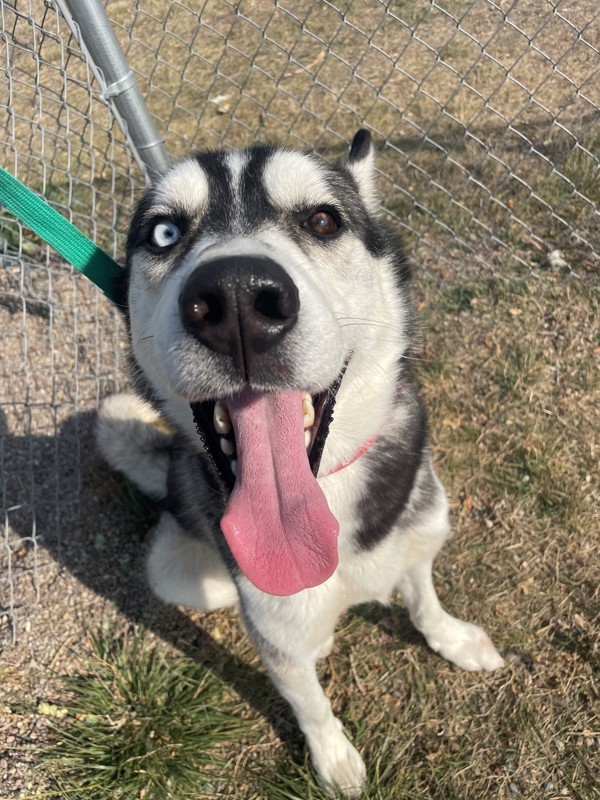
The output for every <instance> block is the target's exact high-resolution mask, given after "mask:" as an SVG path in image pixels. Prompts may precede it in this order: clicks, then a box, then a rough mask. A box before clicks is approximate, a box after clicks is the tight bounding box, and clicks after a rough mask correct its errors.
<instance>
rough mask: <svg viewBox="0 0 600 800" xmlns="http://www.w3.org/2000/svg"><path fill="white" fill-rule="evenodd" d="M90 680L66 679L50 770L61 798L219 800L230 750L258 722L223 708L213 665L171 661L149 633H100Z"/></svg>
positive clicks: (88, 669) (48, 757) (86, 673)
mask: <svg viewBox="0 0 600 800" xmlns="http://www.w3.org/2000/svg"><path fill="white" fill-rule="evenodd" d="M91 649H92V652H91V655H90V656H89V657H88V659H87V660H86V661H85V663H84V665H83V669H82V671H81V673H80V674H78V675H76V676H75V677H71V678H69V679H64V691H65V693H66V696H67V698H68V699H66V700H65V703H64V705H63V706H62V708H60V709H58V710H55V711H54V715H55V716H61V717H63V721H62V723H61V724H57V725H54V726H53V734H54V735H53V736H51V739H50V742H51V744H50V745H49V746H47V749H46V754H45V759H44V767H43V770H44V772H45V774H46V776H47V781H48V784H49V787H50V790H51V791H52V794H53V796H55V797H57V798H63V797H64V798H70V797H73V796H76V797H79V798H83V797H90V798H92V797H93V798H94V800H105V799H106V800H109V798H110V800H134V798H147V799H148V800H150V799H151V798H152V800H167V798H171V797H186V798H204V797H213V796H215V793H216V792H217V791H218V785H219V782H220V781H221V782H222V780H223V779H222V777H221V776H222V775H223V774H224V773H225V765H226V761H227V759H226V756H225V755H224V750H223V746H224V745H225V744H227V743H230V742H231V741H233V740H236V741H239V739H240V737H241V736H243V734H244V732H245V731H246V730H247V728H248V723H247V722H245V721H244V720H243V718H242V717H241V716H240V715H239V714H236V713H234V712H233V710H232V709H231V708H230V709H229V710H227V709H226V708H225V709H224V708H222V706H223V694H224V692H223V686H222V684H221V683H220V682H219V681H218V680H217V679H216V678H215V676H214V675H213V674H212V673H211V672H210V671H209V670H207V669H206V668H203V667H201V666H200V665H198V664H196V663H194V662H192V661H190V660H183V661H181V660H179V661H177V660H175V659H173V658H168V657H166V656H165V654H164V653H162V652H161V651H160V649H159V648H158V647H156V646H155V645H154V644H152V643H150V642H149V641H148V640H147V639H146V638H144V636H143V635H140V636H138V637H129V638H127V639H119V638H113V636H112V635H111V634H110V633H106V632H105V633H104V634H102V635H101V636H96V637H92V639H91Z"/></svg>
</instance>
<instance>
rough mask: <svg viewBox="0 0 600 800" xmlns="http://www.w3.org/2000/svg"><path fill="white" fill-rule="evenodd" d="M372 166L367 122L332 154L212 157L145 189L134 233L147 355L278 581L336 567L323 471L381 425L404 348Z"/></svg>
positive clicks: (244, 556)
mask: <svg viewBox="0 0 600 800" xmlns="http://www.w3.org/2000/svg"><path fill="white" fill-rule="evenodd" d="M373 173H374V150H373V146H372V144H371V139H370V136H369V134H368V133H366V132H365V131H359V133H358V134H357V135H356V136H355V138H354V141H353V143H352V146H351V148H350V153H349V156H348V159H347V161H346V163H345V164H343V165H338V166H329V165H327V164H325V163H324V162H323V161H321V160H319V159H317V158H315V157H313V156H310V155H306V154H303V153H299V152H296V151H290V150H284V149H280V148H271V147H257V148H253V149H249V150H246V151H234V152H220V151H219V152H211V153H200V154H197V155H194V156H192V157H189V158H187V159H185V160H184V161H182V162H181V163H179V164H178V165H177V166H175V167H174V168H173V169H172V170H171V171H170V172H169V173H168V174H167V175H165V176H164V177H163V178H162V179H161V180H160V181H159V182H158V183H157V184H156V185H155V186H153V187H152V188H151V189H150V190H149V191H148V192H147V193H146V195H145V197H144V198H143V199H142V201H141V202H140V203H139V205H138V208H137V210H136V212H135V215H134V218H133V222H132V225H131V229H130V233H129V237H128V244H127V263H128V268H129V274H130V282H129V317H130V328H131V338H132V348H133V354H134V358H135V361H136V362H137V365H138V366H139V368H140V370H141V371H142V373H143V375H144V377H145V379H146V381H148V382H149V383H150V385H151V387H152V389H153V391H154V393H155V394H156V396H157V397H158V398H160V400H161V401H162V402H163V403H164V404H165V406H166V411H167V413H170V414H171V415H172V416H177V417H178V419H179V421H181V419H182V415H183V414H187V415H188V417H189V422H191V419H192V415H191V412H190V411H189V406H190V405H191V406H192V409H193V413H194V416H195V421H196V424H197V425H198V427H199V432H200V433H201V436H202V439H203V440H204V444H205V446H206V447H207V450H208V452H209V454H210V455H211V456H212V459H213V462H214V464H215V467H216V469H217V471H218V472H219V473H220V475H221V477H222V479H223V482H224V484H225V485H226V487H228V488H229V489H230V490H232V496H231V499H230V501H229V503H228V506H227V510H226V514H225V516H224V517H223V522H222V528H223V531H224V533H225V535H226V537H227V540H228V542H229V545H230V547H231V549H232V551H233V553H234V556H235V557H236V559H237V561H238V564H239V565H240V567H241V568H242V570H243V571H244V572H245V573H246V575H247V576H248V577H249V578H250V579H251V580H252V581H253V582H254V583H256V584H257V585H259V586H260V588H264V589H265V590H266V591H271V592H272V593H274V594H291V593H293V592H294V591H298V590H299V589H301V588H305V587H307V586H312V585H315V584H316V583H321V582H322V581H323V580H325V579H326V578H327V577H328V576H329V575H330V574H331V572H332V571H333V569H334V568H335V563H334V562H335V537H336V534H337V523H336V521H335V519H333V517H332V516H331V514H330V512H329V509H328V507H327V503H326V501H325V499H324V497H323V495H322V492H321V490H320V488H319V486H318V484H317V482H316V480H315V478H314V477H313V474H314V476H316V475H317V473H318V470H319V463H320V462H321V457H322V456H323V466H324V467H326V468H327V464H328V463H329V462H331V464H332V465H333V464H335V463H344V462H345V461H346V460H348V457H350V456H352V454H353V453H354V452H356V450H357V449H358V447H359V446H360V444H361V442H363V441H364V440H366V438H368V436H369V435H372V433H373V431H374V428H375V427H376V426H377V425H379V424H380V422H381V420H382V418H383V416H384V415H385V412H386V409H387V408H389V405H390V403H391V402H392V398H393V395H394V391H395V386H396V382H397V375H398V365H399V361H400V359H401V357H402V355H403V353H404V352H405V350H406V348H407V346H408V337H407V329H408V327H410V311H409V306H408V304H407V301H406V293H405V292H404V286H405V283H406V278H407V267H406V262H405V261H404V258H403V257H402V254H401V253H400V252H399V250H398V249H396V247H395V246H392V245H391V240H390V238H389V235H388V234H387V233H386V231H385V230H384V228H383V227H382V226H381V225H380V223H379V221H378V212H377V199H376V194H375V189H374V174H373ZM342 376H343V378H342ZM336 395H337V398H338V400H337V402H338V410H339V411H340V413H339V417H340V420H339V422H338V416H336V422H335V425H336V426H337V427H338V429H339V431H338V432H339V435H336V437H335V438H336V440H337V445H335V446H330V441H329V439H330V438H331V437H329V438H328V430H329V424H330V421H331V415H332V408H333V403H334V402H335V401H336ZM342 405H343V406H344V407H345V408H346V409H347V412H346V413H342V410H341V406H342ZM186 409H187V410H186ZM186 425H187V426H188V427H189V423H188V422H187V420H186ZM184 427H185V425H184ZM325 471H327V469H325ZM311 473H312V474H311ZM312 528H316V529H317V530H318V531H320V532H321V533H320V534H319V535H318V536H314V535H311V536H310V542H309V543H308V544H307V542H308V541H309V531H310V529H312ZM265 529H269V530H271V531H273V530H275V531H278V533H275V534H273V537H275V538H274V539H273V542H272V543H271V545H269V546H268V548H267V549H269V551H270V552H271V551H273V552H274V551H276V552H277V553H279V555H278V556H277V559H278V561H277V565H276V568H275V578H266V577H265V574H263V573H265V572H266V568H265V569H263V568H262V567H256V562H257V561H260V560H261V559H262V560H265V558H266V555H265V553H266V551H265V545H264V544H261V542H262V540H263V537H264V533H263V531H264V530H265ZM269 535H271V534H269ZM282 542H285V545H282ZM284 551H285V552H284ZM273 552H271V557H272V556H273ZM282 553H283V555H282ZM250 562H252V564H250V566H249V563H250ZM284 562H285V563H284ZM332 565H333V568H332ZM269 571H270V572H272V571H273V565H272V564H271V566H270V567H269ZM258 573H260V574H258Z"/></svg>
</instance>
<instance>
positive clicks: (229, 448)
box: [219, 436, 235, 456]
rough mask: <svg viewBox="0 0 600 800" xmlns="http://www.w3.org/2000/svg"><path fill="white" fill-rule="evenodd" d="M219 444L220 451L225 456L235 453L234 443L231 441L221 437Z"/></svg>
mask: <svg viewBox="0 0 600 800" xmlns="http://www.w3.org/2000/svg"><path fill="white" fill-rule="evenodd" d="M219 444H220V445H221V451H222V452H223V453H225V455H226V456H232V455H233V454H234V453H235V442H234V441H233V440H232V439H227V438H226V437H225V436H221V438H220V439H219Z"/></svg>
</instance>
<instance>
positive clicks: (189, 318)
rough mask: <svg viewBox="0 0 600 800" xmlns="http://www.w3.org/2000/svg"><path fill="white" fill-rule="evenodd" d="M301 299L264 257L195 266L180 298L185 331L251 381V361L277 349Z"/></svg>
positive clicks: (283, 274) (278, 268)
mask: <svg viewBox="0 0 600 800" xmlns="http://www.w3.org/2000/svg"><path fill="white" fill-rule="evenodd" d="M299 310H300V299H299V297H298V289H297V288H296V285H295V283H294V282H293V281H292V279H291V278H290V276H289V275H288V274H287V273H286V272H285V270H284V269H283V268H282V267H281V266H280V265H279V264H277V263H276V262H275V261H272V260H271V259H269V258H266V257H260V256H255V257H250V256H230V257H227V258H219V259H215V260H213V261H208V262H206V263H204V264H202V265H201V266H199V267H197V268H196V269H195V270H194V271H193V272H192V273H191V275H190V276H189V277H188V279H187V280H186V282H185V284H184V287H183V290H182V292H181V295H180V298H179V313H180V316H181V320H182V323H183V325H184V327H185V329H186V330H187V331H188V332H189V333H190V334H192V336H194V337H195V338H196V339H198V341H199V342H201V343H202V344H203V345H205V346H206V347H208V348H209V349H210V350H212V351H213V352H216V353H222V354H224V355H228V356H230V357H231V359H232V360H233V363H234V364H235V367H236V369H237V370H238V371H239V373H240V374H241V375H242V376H243V377H244V378H245V379H246V380H247V379H248V376H249V375H250V374H251V373H252V366H253V361H254V360H255V358H256V357H257V356H260V355H261V354H263V353H266V352H267V351H268V350H270V349H271V348H273V347H274V346H275V345H277V344H278V343H279V342H281V340H282V339H283V337H284V336H285V334H286V333H287V332H288V331H289V330H290V329H291V328H293V326H294V325H295V324H296V321H297V319H298V312H299Z"/></svg>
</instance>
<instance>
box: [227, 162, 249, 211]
mask: <svg viewBox="0 0 600 800" xmlns="http://www.w3.org/2000/svg"><path fill="white" fill-rule="evenodd" d="M226 163H227V166H228V168H229V172H230V174H231V193H232V195H233V207H234V209H233V210H234V213H233V218H234V219H236V220H238V221H239V219H240V216H241V212H242V189H241V181H242V175H243V172H244V169H245V167H246V165H247V163H248V153H247V152H245V151H243V150H234V151H233V152H231V153H228V154H227V156H226Z"/></svg>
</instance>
